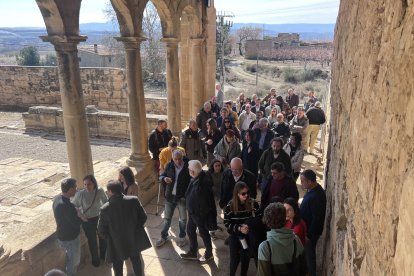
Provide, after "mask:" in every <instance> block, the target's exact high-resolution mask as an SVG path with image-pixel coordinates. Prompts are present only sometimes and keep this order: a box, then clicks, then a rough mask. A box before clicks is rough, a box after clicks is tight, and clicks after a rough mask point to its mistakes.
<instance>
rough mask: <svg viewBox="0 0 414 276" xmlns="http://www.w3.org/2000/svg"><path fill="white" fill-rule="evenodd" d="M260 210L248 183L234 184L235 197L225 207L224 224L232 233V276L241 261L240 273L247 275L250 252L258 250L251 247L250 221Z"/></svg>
mask: <svg viewBox="0 0 414 276" xmlns="http://www.w3.org/2000/svg"><path fill="white" fill-rule="evenodd" d="M258 211H259V204H258V203H257V202H256V201H254V200H253V199H251V198H250V197H249V188H248V186H247V184H246V183H244V182H237V183H236V185H235V186H234V190H233V198H232V200H231V201H230V202H229V204H228V205H227V206H226V207H225V208H224V225H225V226H226V228H227V231H228V233H229V234H230V237H229V247H230V276H234V275H236V270H237V267H238V265H239V263H240V262H241V270H240V275H242V276H244V275H247V271H248V269H249V262H250V255H251V254H250V252H254V251H256V252H257V248H249V247H250V246H251V245H250V244H251V243H249V240H250V236H252V235H251V234H252V233H251V231H252V227H250V226H249V225H250V224H249V221H251V220H252V218H255V217H258V216H259V214H258ZM253 235H254V233H253Z"/></svg>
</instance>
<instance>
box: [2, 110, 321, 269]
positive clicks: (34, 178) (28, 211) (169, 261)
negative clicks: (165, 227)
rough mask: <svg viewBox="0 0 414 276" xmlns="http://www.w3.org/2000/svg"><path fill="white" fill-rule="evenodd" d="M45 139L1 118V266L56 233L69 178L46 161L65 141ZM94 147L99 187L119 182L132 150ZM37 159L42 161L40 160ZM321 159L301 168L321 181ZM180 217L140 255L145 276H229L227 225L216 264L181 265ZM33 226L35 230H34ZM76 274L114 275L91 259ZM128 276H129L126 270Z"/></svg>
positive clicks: (111, 144) (153, 229) (12, 117)
mask: <svg viewBox="0 0 414 276" xmlns="http://www.w3.org/2000/svg"><path fill="white" fill-rule="evenodd" d="M5 117H7V118H5ZM43 135H44V136H42V135H35V136H31V135H28V134H27V133H25V132H24V125H22V124H21V119H19V114H18V113H9V114H6V115H4V114H3V113H0V145H2V146H1V147H0V191H2V192H1V193H0V253H1V254H0V262H1V259H2V256H1V255H2V254H3V253H2V252H1V251H2V250H3V251H4V250H5V251H6V253H7V252H8V253H7V254H13V253H14V252H18V251H19V250H23V252H24V250H25V249H27V248H31V247H33V246H34V243H36V242H39V241H41V240H43V239H44V238H46V235H50V233H53V232H54V229H55V222H54V220H53V213H52V211H51V205H52V199H53V197H54V196H55V195H57V194H58V193H59V192H60V187H59V183H60V180H61V179H63V178H65V177H66V176H67V175H68V172H69V168H68V164H67V163H66V162H65V160H63V161H60V162H52V161H51V160H48V158H49V157H48V156H49V154H53V153H54V152H56V151H61V150H62V149H61V148H59V146H61V145H65V144H64V143H62V141H61V140H62V139H63V140H64V137H63V136H55V137H57V139H56V140H57V141H59V143H60V144H59V145H57V144H55V143H50V140H49V139H48V138H47V137H49V136H48V135H50V134H45V133H43ZM16 137H19V138H20V139H21V140H19V139H16ZM45 137H46V138H45ZM5 141H6V142H8V143H11V144H12V146H10V144H7V146H6V148H8V150H9V151H8V152H7V151H5V150H4V144H3V143H5ZM21 141H26V142H27V143H28V144H27V145H26V144H24V145H21V144H19V143H20V142H21ZM30 143H32V144H35V145H37V148H36V149H35V150H33V153H32V154H33V155H31V154H26V153H25V154H24V155H26V156H25V157H21V154H20V153H19V152H20V151H21V150H23V149H22V147H27V146H28V145H30ZM45 144H48V147H47V151H48V153H47V154H45V153H44V151H45V150H42V149H44V148H43V147H42V146H44V145H45ZM93 144H94V145H93V146H92V147H94V146H95V150H96V152H98V156H101V157H102V159H101V160H98V159H95V158H94V160H95V161H94V170H95V175H96V176H97V179H98V182H99V183H100V184H101V185H103V184H105V183H106V182H107V181H108V180H109V179H113V178H116V176H117V169H118V168H119V167H120V166H121V165H123V164H124V162H125V158H126V156H127V155H128V153H129V148H128V147H127V145H126V144H123V142H121V143H120V142H119V141H111V140H105V141H102V140H96V141H94V142H93ZM42 151H43V152H42ZM6 153H7V154H6ZM114 153H117V154H118V155H116V154H115V155H114ZM120 155H121V156H122V155H123V156H124V157H123V159H122V158H121V159H119V160H116V161H113V160H114V158H116V157H120ZM36 156H40V157H41V158H38V159H36V158H35V157H36ZM319 158H320V154H317V155H316V156H314V155H306V156H305V160H304V164H303V166H304V167H306V168H312V169H314V170H315V171H316V172H317V175H318V178H321V177H322V175H323V169H322V166H321V165H320V164H318V162H317V161H318V159H319ZM39 159H43V160H39ZM52 159H53V158H52ZM298 188H299V191H300V195H301V197H302V196H303V193H304V192H303V191H302V189H300V187H298ZM156 208H157V202H156V198H154V199H153V200H152V201H151V202H150V203H149V204H147V205H146V206H145V209H146V211H147V214H148V220H147V224H146V226H147V231H148V233H149V235H150V237H151V240H152V242H153V244H155V241H156V240H157V239H158V238H159V236H160V232H161V227H162V217H161V215H162V212H160V213H161V214H160V215H159V216H156V215H155V214H156ZM159 208H160V211H161V210H163V207H162V202H161V203H160V206H159ZM177 212H178V211H176V212H175V214H174V219H173V223H172V227H171V231H170V234H171V239H172V241H171V242H168V243H167V244H165V245H164V246H162V247H161V248H155V247H152V248H150V249H148V250H146V251H144V252H142V256H143V260H144V266H145V275H156V276H161V275H168V276H169V275H217V276H218V275H228V268H229V250H228V247H227V246H226V245H224V239H225V238H226V237H227V233H226V231H225V228H224V226H223V225H222V224H219V226H221V227H222V228H223V230H224V231H222V232H220V231H218V232H217V236H218V239H217V240H215V241H213V248H214V250H213V253H214V262H213V261H211V262H210V263H208V264H204V265H201V264H200V263H198V262H196V261H184V260H181V258H180V257H179V254H180V253H182V252H184V251H185V250H188V245H186V246H185V247H184V248H180V247H178V246H177V245H176V243H175V242H174V241H173V239H174V236H175V235H176V234H177V233H178V214H177ZM40 217H43V219H42V220H41V221H42V223H38V222H37V219H38V218H40ZM30 227H33V228H31V229H30ZM25 228H26V229H25ZM28 228H29V229H28ZM33 229H36V231H33ZM29 233H30V234H29ZM7 237H9V238H7ZM10 237H13V238H12V239H11V238H10ZM16 237H18V238H16ZM199 246H200V249H199V254H200V255H201V254H203V253H204V248H202V246H203V242H202V240H201V239H200V238H199ZM87 254H88V253H87ZM4 255H5V254H3V256H4ZM255 272H256V268H255V265H254V262H253V260H251V262H250V268H249V273H248V275H255ZM77 275H79V276H88V275H112V270H111V266H110V265H108V264H101V266H100V267H98V268H95V267H93V266H92V265H91V264H90V261H89V260H88V257H87V260H86V262H85V263H83V264H81V266H80V268H79V270H78V274H77ZM124 275H129V274H128V269H127V268H126V267H125V268H124Z"/></svg>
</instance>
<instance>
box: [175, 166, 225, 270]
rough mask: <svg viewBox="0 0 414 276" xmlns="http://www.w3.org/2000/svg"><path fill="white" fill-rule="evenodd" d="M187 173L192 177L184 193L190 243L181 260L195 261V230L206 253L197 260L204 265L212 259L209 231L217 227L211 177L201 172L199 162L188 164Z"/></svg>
mask: <svg viewBox="0 0 414 276" xmlns="http://www.w3.org/2000/svg"><path fill="white" fill-rule="evenodd" d="M188 171H189V173H190V176H191V177H192V179H191V182H190V185H189V186H188V189H187V191H186V193H185V198H186V207H187V210H188V224H187V235H188V239H189V241H190V250H189V251H188V252H186V253H182V254H180V256H181V258H183V259H187V260H197V252H198V242H197V233H196V230H197V228H198V231H199V233H200V236H201V238H202V239H203V242H204V246H205V248H206V251H205V253H204V255H203V256H201V258H200V259H199V261H200V262H202V263H206V262H208V261H209V260H212V259H213V246H212V244H211V237H210V234H209V232H208V231H209V229H212V227H217V210H216V203H215V201H214V193H213V189H212V183H213V180H212V179H211V176H210V175H209V174H207V173H206V172H204V171H203V167H202V165H201V162H200V161H198V160H191V161H189V162H188Z"/></svg>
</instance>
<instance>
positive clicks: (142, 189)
mask: <svg viewBox="0 0 414 276" xmlns="http://www.w3.org/2000/svg"><path fill="white" fill-rule="evenodd" d="M126 163H127V165H128V166H129V167H132V168H135V170H136V174H135V180H136V182H137V184H138V187H139V191H138V198H139V200H140V202H141V204H142V205H146V204H147V203H149V202H150V201H151V200H152V199H153V198H154V197H155V196H157V193H158V177H157V175H156V174H155V172H154V164H153V160H151V159H147V160H139V161H138V160H131V158H129V159H128V160H127V161H126Z"/></svg>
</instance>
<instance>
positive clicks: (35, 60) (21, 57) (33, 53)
mask: <svg viewBox="0 0 414 276" xmlns="http://www.w3.org/2000/svg"><path fill="white" fill-rule="evenodd" d="M16 60H17V64H19V65H24V66H39V65H40V56H39V52H38V51H37V48H36V47H34V46H28V47H24V48H23V49H21V50H20V53H19V54H18V55H17V56H16Z"/></svg>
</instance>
